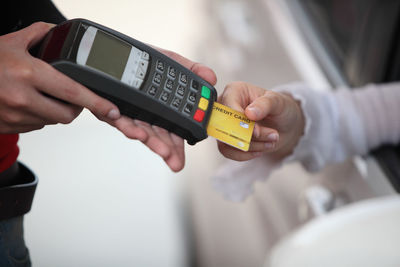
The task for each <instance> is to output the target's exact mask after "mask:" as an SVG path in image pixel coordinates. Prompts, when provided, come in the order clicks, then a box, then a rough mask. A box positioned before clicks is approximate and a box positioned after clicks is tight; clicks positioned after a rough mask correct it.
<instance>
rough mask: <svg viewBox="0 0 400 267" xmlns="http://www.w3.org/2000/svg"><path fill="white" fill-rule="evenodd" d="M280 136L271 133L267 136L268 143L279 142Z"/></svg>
mask: <svg viewBox="0 0 400 267" xmlns="http://www.w3.org/2000/svg"><path fill="white" fill-rule="evenodd" d="M278 138H279V135H278V134H277V133H270V134H269V135H267V141H271V142H276V141H278Z"/></svg>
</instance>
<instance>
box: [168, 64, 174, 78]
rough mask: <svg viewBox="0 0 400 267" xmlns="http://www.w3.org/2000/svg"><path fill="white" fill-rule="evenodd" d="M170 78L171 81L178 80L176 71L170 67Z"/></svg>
mask: <svg viewBox="0 0 400 267" xmlns="http://www.w3.org/2000/svg"><path fill="white" fill-rule="evenodd" d="M168 76H169V77H170V78H171V79H175V78H176V69H175V68H173V67H168Z"/></svg>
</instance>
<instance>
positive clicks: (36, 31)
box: [16, 22, 55, 49]
mask: <svg viewBox="0 0 400 267" xmlns="http://www.w3.org/2000/svg"><path fill="white" fill-rule="evenodd" d="M54 26H55V25H54V24H50V23H45V22H35V23H33V24H32V25H30V26H28V27H26V28H24V29H22V30H20V31H18V32H17V33H16V34H18V36H19V37H20V39H19V40H20V41H21V43H22V45H23V46H24V47H26V48H27V49H29V48H31V47H32V46H34V45H36V44H37V43H39V42H40V41H41V40H42V39H43V37H44V36H45V35H46V34H47V33H48V32H49V31H50V29H51V28H53V27H54Z"/></svg>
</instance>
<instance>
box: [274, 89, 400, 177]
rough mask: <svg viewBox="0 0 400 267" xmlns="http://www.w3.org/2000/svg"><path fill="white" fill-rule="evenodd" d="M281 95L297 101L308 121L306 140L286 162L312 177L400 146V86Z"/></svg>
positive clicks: (302, 139) (293, 91)
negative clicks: (384, 148)
mask: <svg viewBox="0 0 400 267" xmlns="http://www.w3.org/2000/svg"><path fill="white" fill-rule="evenodd" d="M277 90H278V91H282V92H289V93H291V94H292V95H293V97H294V98H296V99H298V100H299V101H300V102H301V105H302V109H303V112H304V114H305V119H306V127H305V133H304V136H303V137H302V138H301V139H300V141H299V144H298V145H297V147H296V148H295V150H294V153H293V154H292V155H291V156H289V157H288V158H287V159H286V160H285V161H291V160H298V161H300V162H302V164H303V165H304V166H305V167H306V169H308V170H309V171H317V170H319V169H321V168H323V167H324V166H325V165H327V164H329V163H335V162H341V161H343V160H345V159H347V158H349V157H351V156H354V155H363V154H366V153H367V152H368V151H370V150H371V149H373V148H376V147H378V146H380V145H383V144H396V143H398V142H399V140H400V121H399V120H398V119H397V118H396V116H397V115H398V114H400V106H399V104H398V103H400V83H397V84H381V85H368V86H366V87H365V88H358V89H354V90H348V89H338V90H335V91H332V92H328V93H320V92H316V91H314V90H312V89H310V88H307V87H306V86H304V85H291V86H284V87H281V88H278V89H277Z"/></svg>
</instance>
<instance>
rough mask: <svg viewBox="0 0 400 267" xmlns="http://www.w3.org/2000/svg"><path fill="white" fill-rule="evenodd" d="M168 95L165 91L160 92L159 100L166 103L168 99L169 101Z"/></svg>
mask: <svg viewBox="0 0 400 267" xmlns="http://www.w3.org/2000/svg"><path fill="white" fill-rule="evenodd" d="M169 95H170V93H168V92H167V91H162V92H161V95H160V100H161V101H162V102H164V103H167V102H168V99H169Z"/></svg>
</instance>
